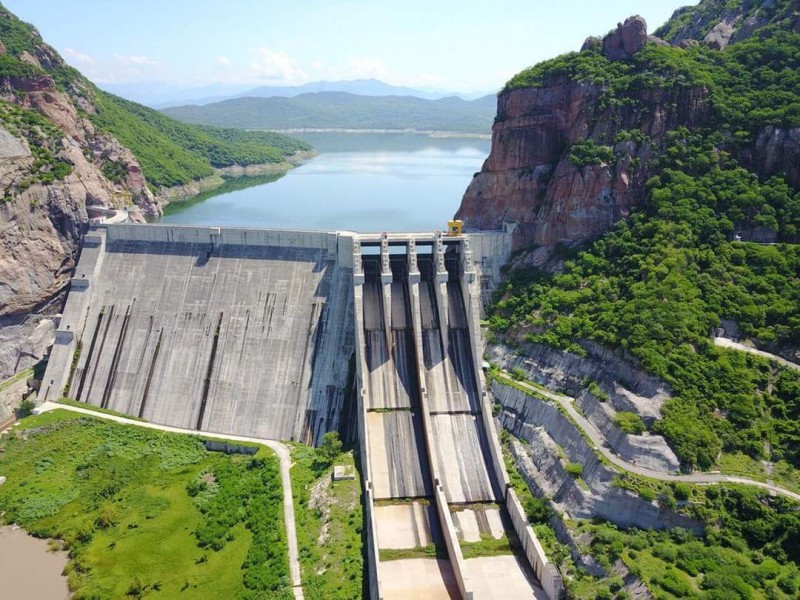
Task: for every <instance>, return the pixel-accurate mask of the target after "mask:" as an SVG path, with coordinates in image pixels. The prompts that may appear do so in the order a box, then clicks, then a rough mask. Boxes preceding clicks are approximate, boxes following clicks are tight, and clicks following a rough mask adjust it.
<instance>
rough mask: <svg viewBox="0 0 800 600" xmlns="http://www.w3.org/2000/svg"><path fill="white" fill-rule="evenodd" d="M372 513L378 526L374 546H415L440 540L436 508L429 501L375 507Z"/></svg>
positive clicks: (400, 548) (390, 547) (409, 547)
mask: <svg viewBox="0 0 800 600" xmlns="http://www.w3.org/2000/svg"><path fill="white" fill-rule="evenodd" d="M373 514H374V519H375V522H376V523H377V526H378V547H379V548H380V549H382V550H385V549H396V550H403V549H411V548H419V547H422V546H427V545H428V544H434V543H436V544H438V543H441V541H442V533H441V531H439V523H438V521H437V519H436V511H435V510H434V509H433V508H432V507H431V505H430V504H422V503H421V502H409V503H405V504H390V505H386V506H376V507H375V511H374V513H373Z"/></svg>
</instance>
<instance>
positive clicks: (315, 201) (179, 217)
mask: <svg viewBox="0 0 800 600" xmlns="http://www.w3.org/2000/svg"><path fill="white" fill-rule="evenodd" d="M298 137H302V138H303V139H305V140H307V141H308V142H309V143H311V144H312V145H313V146H314V148H315V149H316V150H317V151H318V152H319V153H320V154H319V156H317V157H315V158H313V159H311V160H309V161H308V162H306V163H305V164H303V165H301V166H299V167H297V168H296V169H293V170H291V171H289V172H288V173H286V174H285V175H268V176H263V177H253V178H237V179H232V180H230V181H229V182H228V183H226V184H225V185H224V186H222V187H221V188H217V189H216V190H213V191H212V192H209V193H206V194H201V195H200V196H197V197H195V198H193V199H191V200H189V201H188V202H182V203H174V204H171V205H169V206H168V207H167V209H166V211H165V214H164V216H163V217H162V218H161V219H160V222H162V223H172V224H181V225H223V226H224V225H227V226H232V227H267V228H285V229H322V230H337V229H339V230H351V231H360V232H375V231H432V230H437V229H444V227H445V225H446V221H447V219H449V218H452V216H453V214H454V213H455V211H456V210H457V209H458V206H459V203H460V202H461V196H462V195H463V194H464V190H466V188H467V185H469V182H470V181H471V179H472V176H473V174H474V173H475V172H476V171H479V170H480V168H481V165H482V164H483V161H484V159H485V158H486V156H487V155H488V154H489V147H490V141H489V140H484V139H472V138H465V139H456V138H431V137H427V136H422V135H413V134H340V133H320V134H303V135H302V136H298Z"/></svg>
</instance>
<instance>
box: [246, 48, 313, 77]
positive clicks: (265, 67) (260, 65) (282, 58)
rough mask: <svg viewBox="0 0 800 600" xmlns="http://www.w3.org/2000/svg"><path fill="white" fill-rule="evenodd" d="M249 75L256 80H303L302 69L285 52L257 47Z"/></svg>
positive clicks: (303, 73) (304, 75)
mask: <svg viewBox="0 0 800 600" xmlns="http://www.w3.org/2000/svg"><path fill="white" fill-rule="evenodd" d="M249 75H250V76H251V77H252V78H254V79H257V80H267V81H278V82H284V83H297V82H301V81H305V80H306V79H307V76H306V74H305V72H304V71H303V69H301V68H300V66H299V65H298V64H297V63H296V62H295V60H294V59H293V58H292V57H291V56H289V55H288V54H287V53H286V52H282V51H280V50H270V49H269V48H267V47H263V48H259V49H258V53H257V55H256V58H255V59H254V60H252V61H251V62H250V72H249Z"/></svg>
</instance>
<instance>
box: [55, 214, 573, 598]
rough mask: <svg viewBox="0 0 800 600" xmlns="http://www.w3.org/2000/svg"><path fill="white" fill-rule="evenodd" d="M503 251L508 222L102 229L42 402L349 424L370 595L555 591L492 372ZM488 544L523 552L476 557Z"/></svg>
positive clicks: (62, 327)
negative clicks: (507, 451) (487, 348)
mask: <svg viewBox="0 0 800 600" xmlns="http://www.w3.org/2000/svg"><path fill="white" fill-rule="evenodd" d="M510 252H511V240H510V233H509V232H507V231H498V232H482V233H480V234H469V235H460V234H459V235H447V234H442V233H440V232H436V233H413V234H412V233H409V234H400V233H392V234H387V233H383V234H356V233H352V232H318V231H283V230H256V229H244V228H219V227H180V226H159V225H136V224H128V223H124V224H112V225H101V226H97V227H94V228H92V229H90V231H89V232H88V233H87V234H86V236H85V237H84V241H83V245H82V248H81V254H80V257H79V260H78V263H77V266H76V269H75V273H74V277H73V278H72V280H71V284H70V290H69V294H68V297H67V302H66V305H65V308H64V312H63V315H62V317H61V321H60V324H59V325H58V329H57V332H56V341H55V344H54V346H53V348H52V350H51V354H50V359H49V362H48V366H47V371H46V373H45V377H44V379H43V381H42V385H41V389H40V393H39V401H40V402H44V401H47V400H50V401H53V400H57V399H58V398H60V397H63V396H67V397H70V398H73V399H75V400H77V401H79V402H84V403H87V404H89V405H93V406H97V407H100V408H104V409H111V410H115V411H118V412H122V413H126V414H129V415H132V416H135V417H139V418H142V419H145V420H148V421H152V422H155V423H160V424H165V425H171V426H175V427H182V428H191V429H195V430H197V431H203V432H209V433H225V434H236V435H245V436H252V437H259V438H267V439H276V440H294V441H300V442H304V443H308V444H315V443H319V441H320V440H321V438H322V436H323V435H324V434H325V433H326V432H327V431H331V430H338V431H340V432H342V434H343V436H344V437H346V438H347V439H351V440H358V444H359V449H360V454H361V461H360V462H361V468H362V480H363V499H362V500H363V505H364V514H365V524H364V525H365V529H366V548H365V553H366V559H367V560H366V564H367V572H366V575H367V577H368V586H369V594H370V597H371V598H375V599H378V598H385V599H387V600H388V599H390V598H407V597H414V598H465V599H466V598H475V599H478V598H481V599H482V598H486V599H495V598H497V599H499V598H525V597H528V598H533V597H538V598H558V597H560V595H561V594H562V590H563V587H562V583H561V576H560V574H559V573H558V570H557V568H556V567H555V565H554V564H553V563H551V562H550V561H549V560H548V559H547V557H546V555H545V552H544V550H543V549H542V546H541V544H540V543H539V541H538V540H537V539H536V536H535V533H534V532H533V530H532V529H531V527H530V526H529V525H528V523H527V520H526V518H525V513H524V510H523V509H522V506H521V505H520V503H519V500H518V499H517V497H516V494H515V493H514V491H513V489H512V488H511V487H510V485H509V480H508V475H507V473H506V470H505V464H504V460H503V456H502V451H501V448H500V446H499V442H498V438H497V432H496V430H495V424H494V418H493V416H492V406H491V401H490V399H489V396H488V395H487V392H486V387H485V382H484V379H483V372H482V368H481V365H482V356H481V354H482V350H481V348H482V346H481V342H480V329H479V327H480V321H479V319H480V312H481V306H482V302H485V300H486V297H487V294H488V292H489V290H491V289H492V287H493V285H494V284H496V282H497V280H498V277H499V268H500V266H501V265H502V264H503V263H504V262H505V261H506V260H507V258H508V256H509V255H510ZM485 540H495V541H503V540H506V541H507V542H508V545H509V546H510V547H511V548H514V549H515V551H514V552H513V553H509V554H501V555H500V556H496V555H481V554H480V553H475V552H472V553H467V556H466V557H465V552H464V549H465V548H470V544H473V545H474V544H476V543H479V542H481V541H485ZM490 554H491V553H490ZM400 556H402V557H403V558H398V557H400Z"/></svg>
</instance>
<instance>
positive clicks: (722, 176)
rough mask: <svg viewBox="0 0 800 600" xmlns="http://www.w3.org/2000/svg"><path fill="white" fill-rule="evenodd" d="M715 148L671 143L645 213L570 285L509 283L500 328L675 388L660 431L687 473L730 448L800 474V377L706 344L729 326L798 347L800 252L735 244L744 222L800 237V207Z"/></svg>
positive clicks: (588, 255) (568, 275)
mask: <svg viewBox="0 0 800 600" xmlns="http://www.w3.org/2000/svg"><path fill="white" fill-rule="evenodd" d="M709 137H713V134H709V136H708V137H703V136H701V135H700V134H689V133H688V132H687V131H685V130H682V131H678V132H675V133H674V135H672V136H671V143H670V145H669V146H668V147H667V149H666V152H665V155H664V157H663V158H662V166H664V168H663V170H662V171H661V174H660V175H659V176H657V177H654V178H653V179H652V180H651V181H650V182H649V184H648V187H649V190H650V194H649V199H648V202H647V203H646V205H645V206H644V207H643V209H642V210H641V211H640V212H638V213H637V214H634V215H633V216H632V217H631V219H630V221H629V222H620V223H618V224H617V226H616V227H615V228H614V229H613V230H612V231H610V232H609V233H608V234H606V235H605V236H604V237H603V238H601V239H600V240H598V241H597V242H595V243H593V244H591V245H590V246H589V247H587V248H586V249H585V251H583V252H580V253H578V255H577V257H576V258H575V259H574V260H568V261H567V262H566V263H565V269H564V272H563V273H561V274H558V275H555V276H550V275H545V274H541V273H536V272H516V273H511V274H510V276H509V277H508V279H507V281H506V284H505V288H504V289H503V290H502V291H501V295H500V296H499V297H498V299H497V302H496V303H495V305H494V309H493V311H492V316H491V318H490V324H491V326H492V327H493V328H494V329H495V331H496V332H498V333H503V332H505V333H507V334H509V335H510V336H511V337H512V338H513V337H516V338H520V337H521V338H523V339H525V340H526V341H529V342H537V343H545V344H549V345H553V346H556V347H560V348H565V349H569V350H573V351H575V352H577V353H579V354H583V353H584V350H583V348H581V346H580V345H579V344H578V343H576V340H578V339H580V338H586V339H593V340H595V341H598V342H600V343H602V344H606V345H610V346H617V347H620V348H622V349H625V350H627V351H629V352H630V353H631V354H633V355H634V356H636V357H637V358H638V359H639V360H640V361H641V364H642V366H643V367H644V368H645V369H646V370H648V371H650V372H651V373H654V374H656V375H658V376H659V377H662V378H663V379H665V380H666V381H667V382H668V383H669V384H670V385H671V386H672V387H673V390H674V392H675V398H673V399H672V400H670V401H668V402H667V403H666V404H665V405H664V407H663V410H662V413H663V416H664V419H663V420H662V421H659V422H657V423H656V426H655V430H656V431H657V432H660V433H663V434H664V435H666V436H667V438H668V440H669V441H670V444H671V445H672V447H673V449H674V450H675V451H676V453H677V454H678V456H679V458H680V459H681V461H682V463H683V464H684V466H686V467H687V468H694V467H700V468H709V467H711V466H712V465H713V464H714V463H715V461H716V459H717V455H718V453H719V451H720V450H722V449H724V450H725V451H727V452H743V453H745V454H748V455H750V456H752V457H753V458H756V459H760V458H767V459H770V460H774V461H779V460H786V461H787V462H789V463H790V464H792V465H793V466H795V467H797V466H798V459H800V457H799V456H798V453H797V448H798V440H800V437H799V436H800V426H799V425H798V423H799V422H798V415H800V376H798V374H797V373H796V372H792V371H790V370H788V369H785V368H782V367H779V366H777V365H770V364H769V362H768V361H767V360H765V359H762V358H759V357H753V356H749V355H746V354H744V353H741V352H735V351H728V350H723V349H720V348H717V347H715V346H714V345H713V343H712V342H711V340H710V339H709V332H710V331H711V330H712V329H713V328H714V327H716V326H718V324H719V318H720V316H723V317H728V318H734V319H736V321H737V322H738V323H739V325H740V327H741V329H742V331H744V332H745V333H747V334H749V335H751V336H752V337H755V338H757V339H760V340H762V341H766V342H773V343H775V342H777V343H796V342H797V341H798V340H799V339H800V304H799V303H798V298H800V279H798V277H797V273H798V269H800V247H798V246H781V245H778V246H760V245H756V244H749V243H738V242H731V241H729V239H728V235H729V234H730V232H732V231H733V230H734V223H736V224H737V225H738V226H747V225H752V226H756V225H758V224H761V223H764V222H767V221H769V222H772V221H771V219H774V220H775V222H777V223H780V230H781V231H782V232H783V235H784V236H787V237H788V236H794V230H793V229H792V227H795V225H794V224H795V223H797V220H798V214H800V212H798V211H800V194H798V193H796V192H793V191H792V190H791V189H790V188H789V187H788V186H787V185H786V183H785V182H783V181H782V180H780V179H777V178H774V179H771V180H769V181H768V182H766V183H762V182H760V181H759V180H758V179H757V178H756V177H754V176H752V175H751V174H749V173H747V172H746V171H745V170H744V169H741V168H740V167H738V166H735V165H734V164H731V161H730V160H729V159H728V158H726V157H725V155H724V153H722V154H720V153H718V152H716V151H715V150H714V147H713V144H711V143H710V140H709ZM673 149H674V151H673ZM512 323H514V324H515V327H514V328H513V330H512V328H511V324H512ZM520 324H521V325H520ZM765 441H766V442H769V444H770V447H771V452H770V453H769V455H768V456H767V455H766V452H765V444H764V442H765Z"/></svg>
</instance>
